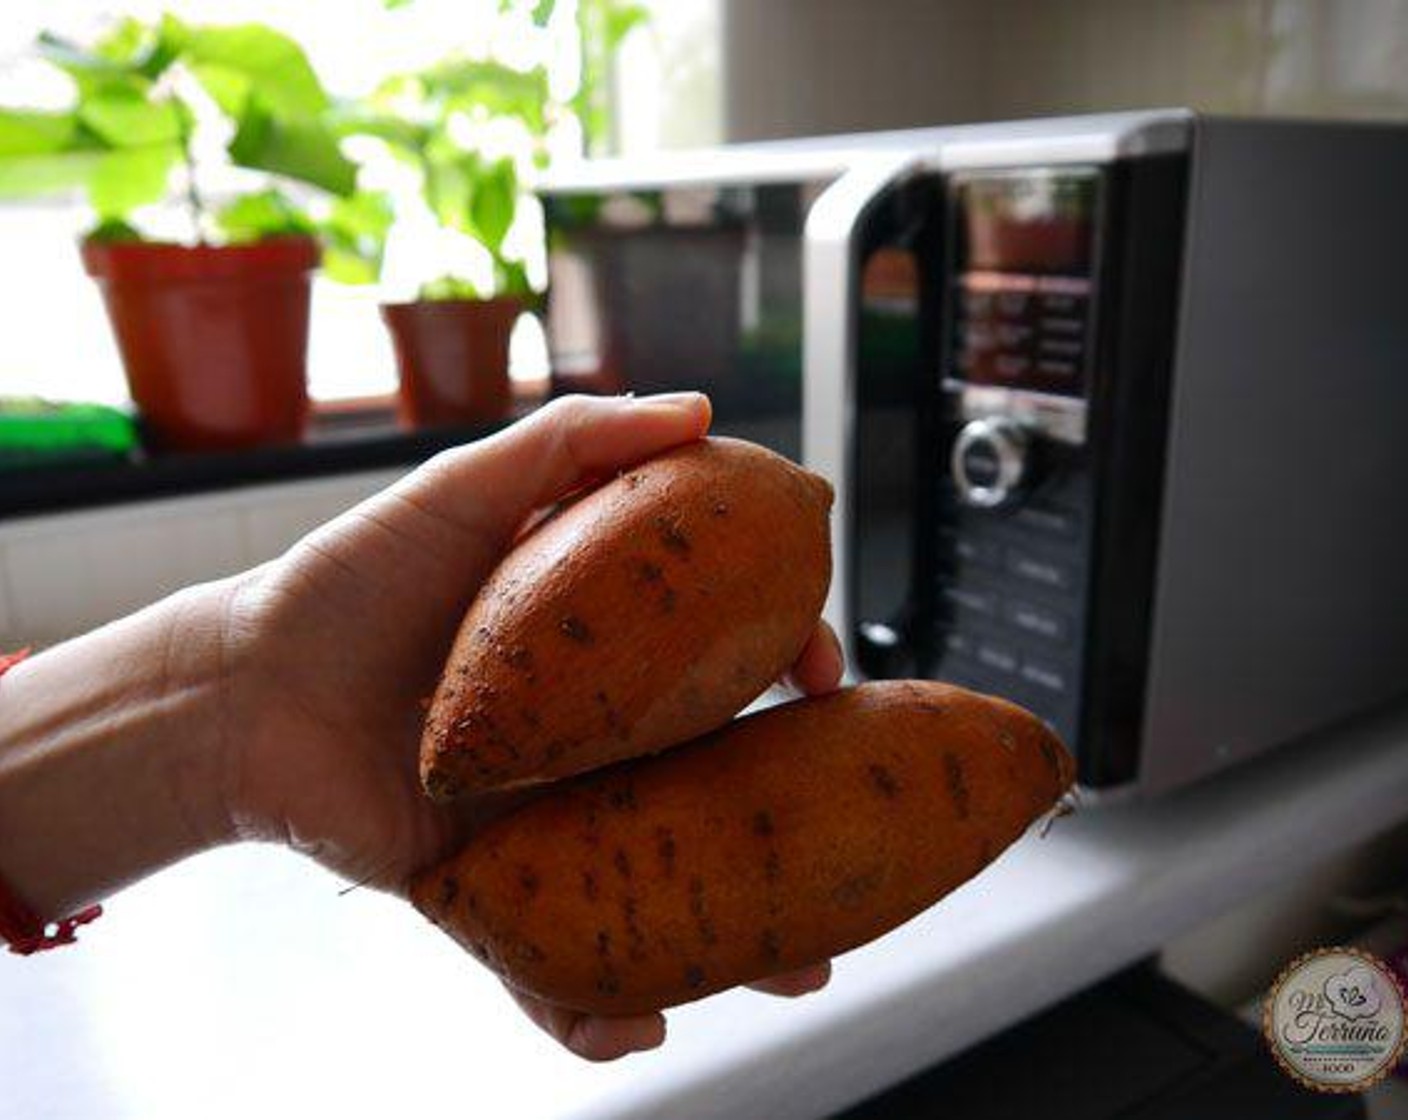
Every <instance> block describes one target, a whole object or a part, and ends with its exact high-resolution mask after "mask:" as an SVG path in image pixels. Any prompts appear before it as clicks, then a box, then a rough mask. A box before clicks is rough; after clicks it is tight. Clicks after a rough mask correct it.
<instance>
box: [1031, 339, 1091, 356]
mask: <svg viewBox="0 0 1408 1120" xmlns="http://www.w3.org/2000/svg"><path fill="white" fill-rule="evenodd" d="M1036 346H1037V349H1038V350H1039V351H1040V352H1041V354H1042V356H1043V357H1050V356H1053V355H1054V356H1055V357H1058V358H1079V357H1080V354H1081V351H1082V350H1083V349H1084V346H1083V345H1082V344H1081V343H1080V342H1079V341H1078V340H1075V339H1069V338H1043V339H1041V340H1040V341H1039V342H1038V343H1037V344H1036Z"/></svg>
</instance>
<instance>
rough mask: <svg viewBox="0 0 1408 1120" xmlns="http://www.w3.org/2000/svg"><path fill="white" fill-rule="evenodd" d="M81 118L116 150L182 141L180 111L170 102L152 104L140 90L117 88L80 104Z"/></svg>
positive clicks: (182, 124)
mask: <svg viewBox="0 0 1408 1120" xmlns="http://www.w3.org/2000/svg"><path fill="white" fill-rule="evenodd" d="M78 118H79V120H80V121H82V122H83V124H84V125H86V126H87V127H88V128H89V129H91V130H92V131H93V133H94V134H95V135H97V136H98V137H99V138H100V139H102V140H103V142H104V143H106V144H108V145H110V146H112V147H114V148H139V147H145V146H147V145H150V144H166V143H173V142H179V141H180V139H181V136H182V134H183V132H184V122H183V119H182V116H181V112H180V110H179V109H177V107H176V104H175V103H174V102H171V101H149V100H148V99H147V98H146V97H143V96H142V94H140V93H138V92H137V91H135V90H133V89H130V88H126V87H122V86H114V87H110V88H107V89H104V90H103V91H101V92H99V93H95V94H94V95H93V96H91V97H86V98H84V99H83V100H82V101H80V102H79V106H78Z"/></svg>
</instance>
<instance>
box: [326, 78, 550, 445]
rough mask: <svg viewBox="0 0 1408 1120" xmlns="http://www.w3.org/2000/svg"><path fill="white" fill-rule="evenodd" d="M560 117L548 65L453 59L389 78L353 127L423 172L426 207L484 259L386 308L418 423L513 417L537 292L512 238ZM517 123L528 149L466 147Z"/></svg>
mask: <svg viewBox="0 0 1408 1120" xmlns="http://www.w3.org/2000/svg"><path fill="white" fill-rule="evenodd" d="M549 111H550V110H549V98H548V81H547V75H546V73H545V72H544V71H543V69H542V68H541V67H537V68H533V69H530V70H520V69H516V68H513V67H510V66H507V65H504V64H502V63H499V62H495V61H487V60H476V59H468V58H459V57H452V58H447V59H444V60H442V61H441V62H439V63H437V64H436V65H434V66H431V67H429V68H427V69H425V70H423V71H419V72H416V73H410V74H398V75H395V76H393V77H391V78H388V79H387V80H386V81H384V82H382V83H381V85H380V86H378V88H377V89H376V90H375V91H374V92H373V93H372V94H371V95H370V96H369V97H368V98H366V99H365V100H364V101H363V102H362V103H361V105H360V106H358V107H357V108H356V109H355V110H353V111H352V113H350V114H349V115H348V116H347V117H346V118H345V120H344V131H345V134H347V135H353V136H356V135H360V136H369V137H374V138H375V139H377V140H379V141H381V142H382V143H383V144H384V145H385V146H386V149H387V150H388V151H389V152H390V154H391V155H392V156H394V157H395V158H396V159H397V160H398V161H400V162H401V163H402V164H403V165H406V166H408V167H410V168H411V169H412V170H413V172H414V174H415V177H416V182H417V184H418V189H417V191H416V203H417V205H419V206H420V207H421V208H422V209H423V210H424V211H426V212H428V214H429V216H430V217H431V218H433V220H434V222H435V223H436V224H437V226H438V228H439V229H440V230H441V231H449V232H451V233H453V234H455V235H458V236H459V237H460V238H461V239H463V240H465V241H467V242H468V243H469V244H471V245H472V246H474V247H475V249H476V251H477V252H478V254H479V257H480V260H479V267H478V269H477V272H478V276H477V277H472V276H470V275H469V274H468V273H467V272H449V273H446V274H442V275H439V276H435V277H433V278H430V279H427V280H425V281H423V282H422V283H420V285H419V287H418V289H417V291H416V293H415V297H414V298H413V299H410V300H405V301H398V302H387V303H383V304H382V305H381V314H382V318H383V320H384V321H385V323H386V325H387V328H388V330H389V331H390V333H391V339H392V346H393V349H394V351H395V354H396V362H397V367H398V371H399V374H400V395H399V408H398V411H399V414H400V417H401V420H402V422H403V423H405V424H407V425H410V426H421V425H436V424H457V423H466V422H475V421H483V420H495V419H501V418H503V417H505V416H507V415H508V413H509V411H510V408H511V405H512V398H511V393H510V382H509V375H508V352H509V336H510V334H511V333H512V330H513V326H514V324H515V322H516V321H517V320H518V317H519V315H520V314H522V312H523V311H524V310H525V309H526V308H527V307H528V306H529V305H530V304H531V303H532V302H533V300H534V298H535V293H534V291H533V288H532V285H531V284H530V283H529V280H528V271H527V267H526V264H525V262H524V261H523V260H521V259H519V258H518V257H517V256H514V255H511V254H510V253H509V252H508V251H507V250H506V248H505V241H506V239H507V237H508V234H509V230H510V228H511V227H512V225H513V223H514V220H515V217H516V216H517V214H518V208H519V204H520V201H521V200H522V198H523V196H524V195H525V194H526V190H525V188H524V187H523V185H522V180H521V175H520V167H519V163H520V160H522V159H525V158H527V159H531V158H534V157H535V156H537V155H538V154H539V153H540V144H541V141H542V138H543V136H544V135H545V132H546V128H547V114H548V112H549ZM505 118H511V119H512V120H513V121H514V122H516V123H517V125H518V126H519V129H518V138H519V141H520V143H519V144H518V145H517V147H518V150H517V151H505V150H502V149H501V150H498V151H491V150H488V149H486V148H484V147H480V146H478V145H476V144H475V143H474V142H472V141H466V140H464V139H463V137H464V135H465V134H466V133H474V132H475V131H476V130H479V131H481V132H482V130H483V129H484V126H485V125H486V124H488V123H489V122H490V121H498V122H502V121H503V120H504V119H505ZM525 138H526V143H525V142H524V141H525Z"/></svg>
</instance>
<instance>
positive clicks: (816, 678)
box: [787, 619, 846, 696]
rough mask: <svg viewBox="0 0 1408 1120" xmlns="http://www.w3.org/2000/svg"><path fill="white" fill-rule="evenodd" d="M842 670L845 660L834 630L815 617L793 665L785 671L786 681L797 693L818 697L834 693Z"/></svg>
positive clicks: (842, 672) (843, 669)
mask: <svg viewBox="0 0 1408 1120" xmlns="http://www.w3.org/2000/svg"><path fill="white" fill-rule="evenodd" d="M845 671H846V661H845V658H844V656H843V655H842V653H841V642H840V641H839V640H838V639H837V637H836V632H835V631H834V630H832V629H831V627H830V625H829V624H828V623H826V622H824V621H822V620H820V619H818V620H817V624H816V629H815V630H814V631H812V636H811V637H810V638H808V639H807V644H806V645H805V646H803V647H802V652H801V654H799V655H798V657H797V661H796V664H794V665H793V666H792V668H791V669H790V670H789V671H788V673H787V679H788V681H789V682H790V683H791V684H792V685H794V686H795V687H796V688H797V690H798V691H799V692H802V693H803V694H805V695H807V696H818V695H820V694H822V693H825V692H834V691H835V690H836V689H837V688H838V687H839V686H840V684H841V677H842V675H843V674H844V673H845Z"/></svg>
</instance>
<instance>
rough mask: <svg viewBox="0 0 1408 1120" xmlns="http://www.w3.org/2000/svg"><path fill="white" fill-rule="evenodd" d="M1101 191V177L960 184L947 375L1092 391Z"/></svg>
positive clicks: (1043, 176) (1067, 392) (1046, 389)
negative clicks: (1092, 328)
mask: <svg viewBox="0 0 1408 1120" xmlns="http://www.w3.org/2000/svg"><path fill="white" fill-rule="evenodd" d="M1099 187H1100V179H1099V176H1098V173H1097V172H1095V171H1094V170H1093V169H1074V170H1066V171H1054V170H1046V171H1032V172H1024V173H1019V174H989V175H975V176H971V177H963V178H957V179H955V180H954V181H953V183H952V188H951V190H952V194H951V201H952V204H953V214H954V228H953V254H954V257H953V271H952V273H951V276H952V284H951V287H950V299H951V300H952V302H951V304H950V308H951V311H952V320H951V321H952V323H953V328H954V334H953V338H952V344H951V350H950V354H951V356H952V360H951V364H950V368H949V370H948V376H951V377H955V378H957V379H958V380H960V381H963V382H966V383H968V384H974V385H996V386H1003V387H1006V388H1011V389H1021V390H1029V391H1032V392H1039V393H1054V394H1058V395H1061V396H1080V395H1082V394H1083V393H1084V391H1085V386H1086V383H1087V381H1088V377H1087V371H1088V365H1089V348H1090V344H1091V338H1090V333H1091V332H1090V325H1091V321H1092V319H1091V313H1092V307H1091V304H1092V293H1093V291H1094V287H1093V273H1094V262H1095V248H1094V244H1095V230H1096V225H1097V221H1096V216H1097V213H1098V204H1099Z"/></svg>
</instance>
